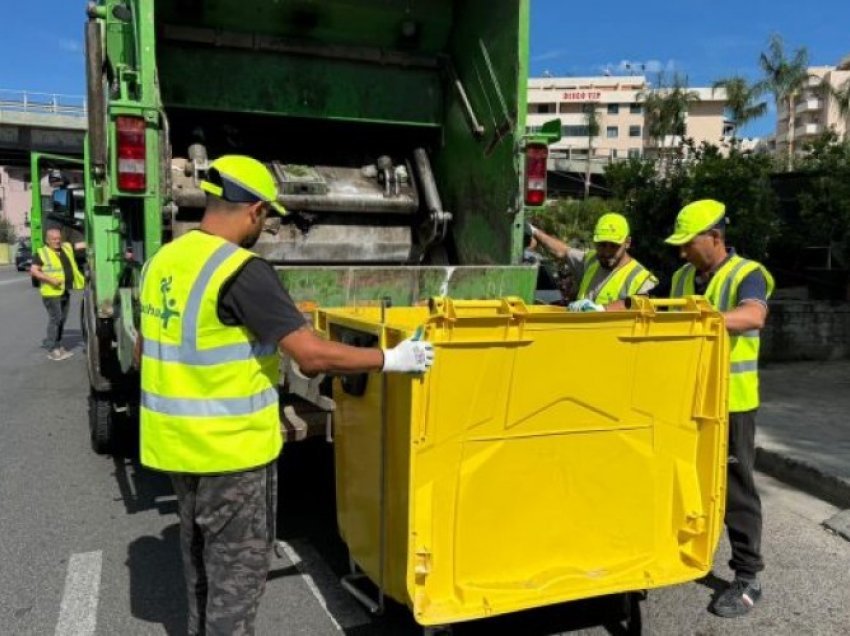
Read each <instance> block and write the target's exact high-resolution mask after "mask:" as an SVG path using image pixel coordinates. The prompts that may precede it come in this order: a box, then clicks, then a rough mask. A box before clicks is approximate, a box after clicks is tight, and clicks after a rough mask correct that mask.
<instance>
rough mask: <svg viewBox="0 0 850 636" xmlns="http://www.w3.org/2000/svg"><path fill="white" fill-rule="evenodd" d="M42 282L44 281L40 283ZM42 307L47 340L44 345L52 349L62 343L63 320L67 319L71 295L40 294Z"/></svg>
mask: <svg viewBox="0 0 850 636" xmlns="http://www.w3.org/2000/svg"><path fill="white" fill-rule="evenodd" d="M42 284H44V283H42ZM41 300H42V301H44V307H45V309H47V340H45V341H44V345H45V347H47V349H48V350H50V351H53V350H54V349H58V348H59V346H60V345H61V344H62V332H63V331H64V330H65V321H66V320H68V309H69V308H70V306H71V295H70V294H69V293H67V292H66V293H64V294H62V295H61V296H51V297H49V298H48V297H45V296H42V297H41Z"/></svg>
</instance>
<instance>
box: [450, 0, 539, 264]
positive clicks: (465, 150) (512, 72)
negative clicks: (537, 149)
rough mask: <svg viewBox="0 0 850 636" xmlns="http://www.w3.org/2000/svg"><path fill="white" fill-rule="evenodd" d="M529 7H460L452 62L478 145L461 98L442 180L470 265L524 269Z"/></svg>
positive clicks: (462, 254) (471, 3) (456, 100)
mask: <svg viewBox="0 0 850 636" xmlns="http://www.w3.org/2000/svg"><path fill="white" fill-rule="evenodd" d="M527 29H528V2H527V1H526V0H520V1H518V2H491V1H489V0H467V1H465V2H462V3H456V5H455V24H454V28H453V31H452V36H451V44H450V54H451V59H452V61H453V63H454V66H455V70H456V73H457V76H458V77H459V78H460V80H461V82H462V83H463V85H464V86H465V88H466V92H467V95H468V97H469V101H470V104H471V106H472V110H473V112H474V113H475V115H476V117H477V119H478V121H479V122H480V124H481V125H482V126H483V127H484V133H483V135H482V136H481V137H478V138H477V137H475V136H474V135H473V134H472V132H471V130H470V124H469V120H468V115H467V113H466V111H465V109H464V107H463V104H462V100H461V99H460V97H459V96H458V94H457V92H454V91H453V92H452V93H451V95H450V97H449V100H448V107H447V111H446V114H445V124H444V128H445V141H444V144H443V147H442V148H441V149H440V151H439V153H438V154H437V160H436V172H437V178H438V181H439V183H440V186H441V192H442V193H443V198H444V201H443V203H444V207H445V208H446V209H447V210H448V211H450V212H452V213H453V214H454V221H453V224H452V232H453V236H454V241H455V245H456V248H457V250H456V251H457V254H458V257H459V259H460V260H461V262H462V263H463V264H484V263H510V262H519V256H520V250H519V249H518V247H519V243H518V241H517V240H515V238H514V236H515V235H518V234H521V220H522V215H521V196H520V195H521V191H520V172H521V161H520V155H519V141H520V139H521V136H522V134H523V133H524V129H525V106H524V100H525V86H524V82H525V79H524V78H525V76H526V74H527V70H526V67H527V61H528V58H527V56H528V53H527V44H528V35H527Z"/></svg>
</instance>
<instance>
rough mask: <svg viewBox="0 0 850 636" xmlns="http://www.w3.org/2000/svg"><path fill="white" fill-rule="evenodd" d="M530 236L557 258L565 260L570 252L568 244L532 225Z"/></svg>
mask: <svg viewBox="0 0 850 636" xmlns="http://www.w3.org/2000/svg"><path fill="white" fill-rule="evenodd" d="M531 236H532V237H533V238H534V239H535V240H536V241H537V242H538V243H540V244H541V245H542V246H543V247H545V248H546V251H547V252H549V253H550V254H551V255H552V256H554V257H555V258H557V259H559V260H565V259H566V258H567V256H569V254H570V249H572V248H570V246H569V245H567V244H566V243H564V242H563V241H561V240H559V239H556V238H555V237H554V236H549V235H548V234H546V232H544V231H543V230H540V229H539V228H536V227H534V226H532V228H531Z"/></svg>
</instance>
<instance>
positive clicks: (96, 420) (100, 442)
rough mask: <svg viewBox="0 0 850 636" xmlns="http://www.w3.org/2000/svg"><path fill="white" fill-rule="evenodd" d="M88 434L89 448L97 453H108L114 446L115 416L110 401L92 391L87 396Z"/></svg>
mask: <svg viewBox="0 0 850 636" xmlns="http://www.w3.org/2000/svg"><path fill="white" fill-rule="evenodd" d="M89 435H90V437H91V448H92V450H93V451H94V452H95V453H97V454H98V455H108V454H109V453H111V452H112V451H113V449H114V447H115V417H114V414H113V411H112V401H111V400H110V399H109V398H108V397H106V396H104V395H98V394H95V393H92V394H91V395H90V396H89Z"/></svg>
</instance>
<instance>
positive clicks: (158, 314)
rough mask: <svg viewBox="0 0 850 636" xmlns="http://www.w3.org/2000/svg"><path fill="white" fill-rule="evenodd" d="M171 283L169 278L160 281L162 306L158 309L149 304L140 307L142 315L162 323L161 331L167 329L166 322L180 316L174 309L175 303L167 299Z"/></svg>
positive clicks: (171, 299)
mask: <svg viewBox="0 0 850 636" xmlns="http://www.w3.org/2000/svg"><path fill="white" fill-rule="evenodd" d="M171 282H172V277H171V276H169V277H168V278H163V279H161V280H160V283H159V291H160V293H161V294H162V305H161V306H160V307H154V306H153V305H151V304H150V303H147V304H145V305H142V313H144V314H147V315H148V316H153V317H154V318H159V319H160V320H161V321H162V328H163V329H168V321H169V320H171V319H172V318H176V317H178V316H179V315H180V312H179V311H177V310H176V309H174V306H175V305H176V304H177V301H176V300H174V299H173V298H169V297H168V294H169V293H170V292H171Z"/></svg>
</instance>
